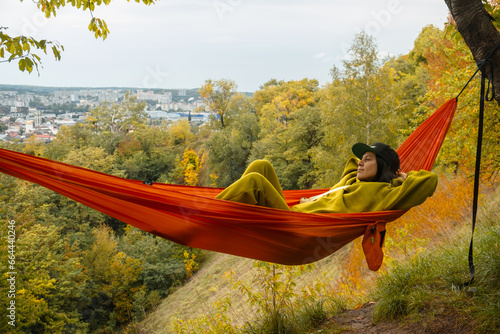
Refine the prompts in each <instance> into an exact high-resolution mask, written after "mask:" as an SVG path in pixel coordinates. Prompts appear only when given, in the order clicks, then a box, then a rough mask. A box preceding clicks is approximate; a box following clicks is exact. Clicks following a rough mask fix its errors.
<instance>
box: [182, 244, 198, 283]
mask: <svg viewBox="0 0 500 334" xmlns="http://www.w3.org/2000/svg"><path fill="white" fill-rule="evenodd" d="M195 258H196V255H194V253H193V254H191V257H190V256H189V252H188V251H186V250H185V251H184V267H185V268H186V277H191V276H193V273H194V272H195V271H196V269H198V263H196V262H195V261H194V259H195Z"/></svg>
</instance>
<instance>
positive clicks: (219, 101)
mask: <svg viewBox="0 0 500 334" xmlns="http://www.w3.org/2000/svg"><path fill="white" fill-rule="evenodd" d="M236 88H237V86H236V83H235V82H234V81H232V80H228V79H220V80H216V81H213V80H211V79H209V80H206V81H205V84H204V85H203V86H201V88H200V90H199V94H200V97H201V99H202V100H203V102H204V103H205V104H206V105H207V106H208V108H209V109H210V111H211V112H213V113H215V114H216V115H217V116H218V119H219V122H220V126H221V128H224V127H225V126H226V123H227V120H226V118H228V117H230V116H229V115H228V111H229V103H230V102H231V99H232V98H233V96H234V94H235V93H236Z"/></svg>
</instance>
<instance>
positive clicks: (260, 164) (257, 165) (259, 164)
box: [247, 160, 274, 174]
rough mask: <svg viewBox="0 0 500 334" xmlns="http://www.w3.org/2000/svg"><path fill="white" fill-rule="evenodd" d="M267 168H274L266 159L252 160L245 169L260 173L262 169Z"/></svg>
mask: <svg viewBox="0 0 500 334" xmlns="http://www.w3.org/2000/svg"><path fill="white" fill-rule="evenodd" d="M269 169H274V168H273V165H271V163H270V162H269V161H267V160H254V161H253V162H252V163H251V164H250V165H249V166H248V168H247V170H248V171H249V173H250V172H257V173H261V174H263V173H262V172H263V171H266V170H269Z"/></svg>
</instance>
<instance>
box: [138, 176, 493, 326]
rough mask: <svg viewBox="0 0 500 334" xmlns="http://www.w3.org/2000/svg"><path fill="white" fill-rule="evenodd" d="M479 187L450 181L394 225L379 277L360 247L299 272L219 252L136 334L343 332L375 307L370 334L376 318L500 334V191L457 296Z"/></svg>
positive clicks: (485, 201)
mask: <svg viewBox="0 0 500 334" xmlns="http://www.w3.org/2000/svg"><path fill="white" fill-rule="evenodd" d="M471 188H472V187H471V185H470V183H469V182H468V181H467V180H466V179H460V178H455V179H453V180H446V179H445V178H444V177H442V178H441V182H440V185H439V188H438V190H437V192H436V194H435V195H434V196H433V197H432V198H430V199H429V200H428V201H427V202H426V203H425V204H424V205H422V206H420V207H418V208H415V209H412V210H411V211H410V212H408V213H407V214H406V215H405V216H403V217H402V218H401V219H400V220H398V221H397V222H395V223H393V224H390V226H389V228H388V239H387V241H386V245H385V247H384V248H385V262H384V265H383V267H382V268H381V269H380V270H379V272H377V273H373V272H370V271H369V270H368V269H367V268H366V264H365V262H364V261H365V260H364V255H363V252H362V250H361V247H360V240H357V241H355V242H353V243H351V245H349V246H347V247H345V248H344V249H343V250H341V251H340V252H338V253H337V254H334V255H332V256H330V257H328V258H327V259H324V260H322V261H319V262H317V263H315V264H314V266H312V267H302V268H301V269H299V268H300V267H284V266H275V267H273V266H270V265H268V264H265V263H262V262H258V261H252V260H248V259H243V258H238V257H234V256H230V255H225V254H215V253H211V254H209V256H208V259H207V261H206V262H205V264H204V265H203V267H202V268H201V270H200V271H199V272H198V273H197V274H196V275H195V276H194V277H193V278H192V279H191V280H190V281H189V282H188V283H187V284H186V285H184V286H182V287H180V288H178V289H177V291H175V292H174V293H173V294H171V295H170V296H169V297H168V298H167V299H165V300H164V301H163V302H162V303H161V305H160V306H159V307H158V308H157V309H156V311H155V312H153V313H152V314H151V315H150V316H149V317H148V318H147V319H146V320H145V321H143V322H142V323H141V324H140V326H138V327H137V330H138V332H141V333H176V332H177V333H208V332H212V333H221V332H225V333H238V332H241V331H242V330H243V329H244V330H245V332H249V333H301V332H306V331H307V330H308V329H312V328H316V329H318V330H321V331H322V333H340V332H342V330H343V329H346V328H349V326H350V325H344V324H340V323H339V322H336V320H335V319H337V318H333V317H334V316H335V315H336V314H338V313H339V312H341V311H343V310H345V309H347V308H356V309H358V308H359V309H365V308H364V307H363V308H361V307H360V306H361V305H363V304H365V303H368V302H370V301H373V300H375V301H376V304H373V305H372V306H370V313H369V314H370V319H368V320H366V321H365V322H366V323H367V324H369V326H373V325H372V324H371V323H372V320H373V319H371V314H372V312H373V315H374V319H375V321H377V322H378V323H387V321H393V322H394V321H396V322H397V323H400V322H401V321H404V322H405V323H408V322H409V323H415V322H417V323H418V326H421V328H424V327H425V325H426V324H431V323H432V322H433V321H436V319H441V320H442V318H443V317H444V318H450V319H451V317H452V318H453V321H450V322H449V324H450V325H449V326H455V327H456V328H458V327H460V326H462V327H460V328H466V329H467V330H472V331H473V332H477V333H482V332H485V333H487V332H495V331H497V330H500V324H499V323H498V322H499V320H498V319H500V309H499V306H498V305H500V295H499V293H498V291H500V289H499V288H500V284H499V282H500V278H499V272H500V259H499V256H500V255H499V254H500V246H499V243H498V240H499V238H498V237H499V236H500V223H499V222H498V219H497V218H498V216H499V214H500V209H499V207H500V205H499V204H500V192H499V191H495V190H494V189H485V190H483V194H485V195H483V196H482V198H481V202H480V203H481V212H480V214H479V221H478V228H477V230H476V235H475V254H476V271H477V278H476V282H475V284H474V285H473V286H472V288H471V289H468V290H467V291H461V290H459V289H458V288H457V287H458V285H459V284H461V283H463V282H465V281H466V280H467V279H468V263H467V252H468V243H469V241H470V203H471ZM440 317H441V318H440ZM357 318H360V316H359V315H358V316H357ZM402 319H404V320H402ZM441 323H446V322H442V321H441ZM346 326H347V327H346ZM397 326H400V324H398V325H397ZM397 326H396V327H397ZM422 326H424V327H422ZM429 326H430V325H429ZM457 326H458V327H457ZM456 328H453V330H456ZM362 331H363V330H360V332H362ZM456 332H459V331H456ZM401 333H404V331H403V332H401Z"/></svg>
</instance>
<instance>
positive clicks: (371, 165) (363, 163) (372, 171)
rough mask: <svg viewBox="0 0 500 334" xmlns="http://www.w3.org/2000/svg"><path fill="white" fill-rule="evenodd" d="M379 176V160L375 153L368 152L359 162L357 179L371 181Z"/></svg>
mask: <svg viewBox="0 0 500 334" xmlns="http://www.w3.org/2000/svg"><path fill="white" fill-rule="evenodd" d="M376 175H377V158H376V156H375V153H372V152H366V153H365V154H363V159H361V160H360V161H359V162H358V174H357V176H356V177H357V178H358V180H360V181H371V180H373V179H374V178H375V176H376Z"/></svg>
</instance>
